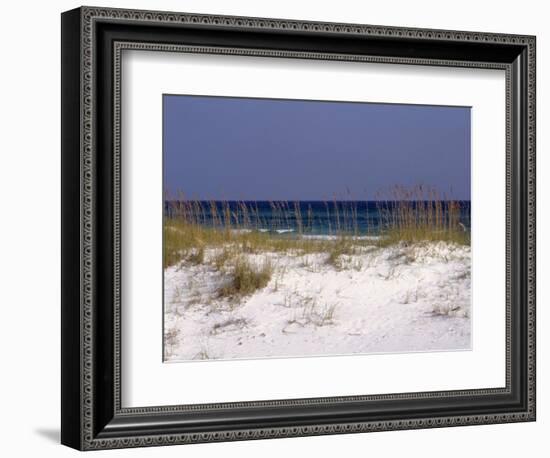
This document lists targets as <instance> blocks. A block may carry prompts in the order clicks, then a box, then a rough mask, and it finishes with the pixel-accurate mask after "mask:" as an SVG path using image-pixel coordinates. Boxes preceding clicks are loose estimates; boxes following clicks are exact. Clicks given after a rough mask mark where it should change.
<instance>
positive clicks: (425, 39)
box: [61, 7, 535, 450]
mask: <svg viewBox="0 0 550 458" xmlns="http://www.w3.org/2000/svg"><path fill="white" fill-rule="evenodd" d="M125 49H144V50H152V51H171V52H190V53H214V54H230V55H251V56H265V57H269V58H278V57H285V58H289V57H290V58H302V59H320V60H350V61H363V62H383V63H389V64H395V63H398V64H410V65H439V66H449V67H457V66H458V67H468V68H495V69H502V70H504V71H505V72H506V111H507V113H506V119H507V121H506V123H507V126H506V161H507V169H506V175H507V176H506V200H507V202H506V209H507V213H506V285H507V286H506V326H507V329H506V352H507V354H506V375H507V376H506V387H504V388H492V389H479V390H463V391H444V392H420V393H396V394H387V395H368V394H365V395H364V396H353V397H334V398H312V399H292V400H285V399H282V400H264V401H254V402H239V403H224V404H194V405H181V406H159V407H144V408H123V407H122V406H121V403H120V390H121V384H120V376H121V374H120V357H121V353H120V332H121V320H120V271H121V264H120V174H121V170H120V169H121V164H120V84H121V74H120V61H121V53H122V52H123V51H124V50H125ZM490 180H491V177H487V183H488V186H490V183H491V181H490ZM61 389H62V405H61V409H62V434H61V441H62V443H63V444H65V445H68V446H70V447H74V448H77V449H80V450H91V449H105V448H121V447H137V446H149V445H167V444H180V443H196V442H210V441H223V440H226V441H227V440H243V439H261V438H273V437H288V436H307V435H318V434H335V433H348V432H366V431H383V430H398V429H412V428H427V427H441V426H457V425H473V424H489V423H505V422H516V421H533V420H534V419H535V37H532V36H523V35H503V34H491V33H478V32H457V31H443V30H425V29H411V28H398V27H381V26H370V25H356V24H335V23H316V22H304V21H291V20H280V19H261V18H246V17H226V16H204V15H197V14H184V13H167V12H151V11H133V10H122V9H106V8H95V7H82V8H78V9H75V10H71V11H68V12H65V13H63V14H62V388H61Z"/></svg>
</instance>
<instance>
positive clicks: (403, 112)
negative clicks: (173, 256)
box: [163, 95, 470, 201]
mask: <svg viewBox="0 0 550 458" xmlns="http://www.w3.org/2000/svg"><path fill="white" fill-rule="evenodd" d="M163 97H164V100H163V102H164V103H163V136H164V138H163V145H164V146H163V149H164V187H165V190H167V191H169V192H170V193H175V192H176V191H182V192H184V193H185V195H186V197H188V198H193V199H204V200H210V199H214V200H293V201H294V200H331V199H333V198H335V197H336V198H341V199H349V198H351V199H356V200H374V199H375V194H376V193H377V192H380V191H382V192H383V191H384V190H387V189H388V188H389V187H391V186H394V185H403V186H414V185H417V184H425V185H430V186H434V187H435V188H437V189H438V190H439V192H440V193H447V194H450V193H451V192H452V198H454V199H462V200H469V199H470V108H469V107H445V106H427V105H397V104H396V105H393V104H375V103H372V104H371V103H350V102H318V101H299V100H278V99H251V98H230V97H206V96H185V95H164V96H163Z"/></svg>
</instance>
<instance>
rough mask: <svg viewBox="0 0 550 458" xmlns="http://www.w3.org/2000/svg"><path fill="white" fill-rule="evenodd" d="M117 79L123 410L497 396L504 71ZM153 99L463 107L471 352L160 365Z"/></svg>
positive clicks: (340, 66)
mask: <svg viewBox="0 0 550 458" xmlns="http://www.w3.org/2000/svg"><path fill="white" fill-rule="evenodd" d="M222 73H223V78H219V75H220V74H222ZM122 75H124V76H123V81H122V95H121V97H122V100H123V104H122V113H121V118H122V159H121V162H122V164H124V166H123V171H122V265H123V274H122V317H123V319H122V405H123V406H124V407H141V406H147V405H149V406H154V405H171V404H193V403H201V402H236V401H251V400H261V399H289V398H306V397H319V396H352V395H360V394H382V393H399V392H406V391H438V390H458V389H473V388H494V387H503V386H505V384H506V379H505V367H504V366H505V345H504V344H505V341H506V340H505V334H504V331H505V309H504V306H505V256H504V254H505V201H506V199H505V176H506V172H505V163H506V162H505V158H506V156H505V144H504V140H505V137H506V134H505V126H506V119H505V82H504V76H505V75H504V71H502V70H485V69H475V70H473V69H470V68H444V67H424V66H411V65H388V64H372V63H370V64H367V63H364V62H326V61H306V60H296V59H269V58H261V57H249V56H246V57H236V56H216V55H204V54H202V55H193V54H191V55H190V54H181V53H173V52H169V53H162V54H160V53H158V52H152V53H151V52H144V51H126V52H125V54H124V55H123V58H122ZM163 93H168V94H182V93H191V94H208V95H218V96H219V95H231V96H249V97H250V96H251V97H274V98H303V99H313V100H315V99H325V100H354V101H369V102H387V103H417V104H419V103H424V104H439V105H455V106H457V105H462V106H471V107H473V108H472V140H471V143H472V202H473V204H472V241H473V243H472V255H473V259H472V265H473V273H472V285H473V289H472V301H473V304H474V305H473V319H472V321H473V329H472V330H473V332H472V350H471V351H458V352H457V351H455V352H416V353H412V354H411V353H409V354H404V353H401V354H379V355H354V356H345V357H344V356H333V357H326V358H301V359H296V358H275V359H254V360H250V359H249V360H242V361H225V362H223V363H222V362H214V363H212V362H210V363H207V364H205V363H204V362H200V361H195V362H188V363H185V364H182V363H180V364H163V363H162V358H161V350H162V349H161V345H160V344H159V343H160V342H161V341H162V313H161V311H162V294H163V290H162V276H161V275H160V266H161V265H162V219H161V218H160V217H158V218H152V217H151V215H158V212H159V205H160V202H161V201H162V195H163V189H162V123H161V122H160V113H162V96H161V94H163ZM488 175H494V177H493V181H492V186H485V183H486V177H487V176H488ZM144 184H146V185H144ZM235 374H238V377H239V383H223V384H220V383H219V380H221V379H227V377H232V376H233V375H235ZM290 374H292V376H289V375H290ZM401 374H407V377H402V376H401ZM159 386H162V389H161V390H159V389H158V387H159ZM182 386H185V387H186V389H185V390H182V389H181V387H182Z"/></svg>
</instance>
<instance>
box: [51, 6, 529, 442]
mask: <svg viewBox="0 0 550 458" xmlns="http://www.w3.org/2000/svg"><path fill="white" fill-rule="evenodd" d="M535 111H536V110H535V37H532V36H520V35H504V34H492V33H479V32H461V31H444V30H425V29H412V28H400V27H382V26H372V25H358V24H336V23H316V22H305V21H295V20H281V19H261V18H248V17H226V16H205V15H197V14H185V13H167V12H151V11H133V10H122V9H105V8H95V7H82V8H78V9H75V10H72V11H68V12H65V13H63V14H62V434H61V440H62V443H63V444H65V445H67V446H70V447H73V448H76V449H80V450H93V449H107V448H122V447H138V446H152V445H169V444H185V443H196V442H211V441H230V440H246V439H262V438H276V437H289V436H308V435H320V434H337V433H352V432H369V431H387V430H400V429H412V428H430V427H444V426H460V425H476V424H489V423H505V422H518V421H534V420H535Z"/></svg>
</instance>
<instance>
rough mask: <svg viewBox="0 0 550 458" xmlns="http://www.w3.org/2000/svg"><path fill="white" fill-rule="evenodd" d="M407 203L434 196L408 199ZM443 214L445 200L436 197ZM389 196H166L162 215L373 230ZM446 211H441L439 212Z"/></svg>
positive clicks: (466, 220)
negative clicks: (354, 198) (231, 198)
mask: <svg viewBox="0 0 550 458" xmlns="http://www.w3.org/2000/svg"><path fill="white" fill-rule="evenodd" d="M409 203H410V204H411V205H412V208H413V209H416V208H425V206H426V205H436V202H424V201H416V202H409ZM439 203H440V204H441V208H442V209H443V214H444V215H447V214H448V208H449V203H448V202H446V201H441V202H439ZM455 203H456V204H458V205H459V209H460V210H459V211H460V214H459V218H458V219H459V223H460V225H461V227H463V229H465V230H469V229H470V211H471V210H470V201H465V200H463V201H455ZM396 205H397V203H396V202H395V201H329V202H322V201H299V202H290V201H223V202H222V201H174V200H172V201H166V202H165V206H164V213H165V216H166V217H168V218H170V217H175V216H177V215H183V216H185V217H186V218H187V219H191V220H192V221H193V222H195V223H197V224H201V225H204V226H208V227H226V226H228V225H229V226H231V227H235V228H241V229H242V228H244V229H251V230H258V231H261V232H269V233H274V234H281V235H283V234H287V235H292V234H311V235H331V234H337V233H349V234H355V235H377V234H378V233H380V231H381V230H383V228H384V225H385V224H387V221H388V220H391V218H392V216H393V212H395V211H396V210H395V209H396ZM444 217H446V216H444Z"/></svg>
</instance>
